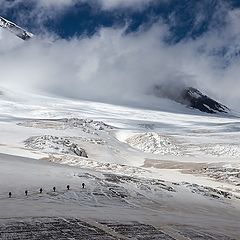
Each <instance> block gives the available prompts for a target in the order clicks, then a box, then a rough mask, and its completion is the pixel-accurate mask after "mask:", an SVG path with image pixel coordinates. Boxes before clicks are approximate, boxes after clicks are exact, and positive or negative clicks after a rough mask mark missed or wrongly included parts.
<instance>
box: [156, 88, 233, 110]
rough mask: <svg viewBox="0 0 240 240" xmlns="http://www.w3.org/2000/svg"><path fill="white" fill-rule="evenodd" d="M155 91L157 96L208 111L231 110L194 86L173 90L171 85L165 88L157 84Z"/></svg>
mask: <svg viewBox="0 0 240 240" xmlns="http://www.w3.org/2000/svg"><path fill="white" fill-rule="evenodd" d="M153 92H154V95H155V96H157V97H162V98H168V99H170V100H173V101H175V102H178V103H181V104H183V105H185V106H187V107H191V108H195V109H198V110H200V111H202V112H206V113H219V112H222V113H228V112H229V111H230V109H229V108H228V107H226V106H225V105H223V104H221V103H219V102H217V101H215V100H214V99H212V98H210V97H208V96H207V95H204V94H203V93H202V92H200V91H199V90H198V89H196V88H193V87H184V88H182V89H181V88H179V89H178V90H176V89H174V90H173V91H172V90H171V88H169V87H168V88H165V87H163V86H161V85H155V86H154V90H153Z"/></svg>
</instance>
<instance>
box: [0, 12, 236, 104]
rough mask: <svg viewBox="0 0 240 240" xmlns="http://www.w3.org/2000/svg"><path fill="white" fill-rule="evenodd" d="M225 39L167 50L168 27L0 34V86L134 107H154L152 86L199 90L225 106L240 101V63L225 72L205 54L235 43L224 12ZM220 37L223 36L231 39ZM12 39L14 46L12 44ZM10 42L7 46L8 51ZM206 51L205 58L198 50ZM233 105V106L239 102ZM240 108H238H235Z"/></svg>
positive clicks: (216, 36) (232, 16)
mask: <svg viewBox="0 0 240 240" xmlns="http://www.w3.org/2000/svg"><path fill="white" fill-rule="evenodd" d="M228 19H229V20H228V24H227V27H226V28H225V29H224V31H223V32H222V33H219V32H218V31H211V32H209V33H207V34H205V35H204V36H203V37H201V38H199V39H196V40H188V41H184V42H180V43H178V44H176V45H167V44H166V43H165V42H164V40H163V39H164V38H165V37H166V36H167V35H168V27H167V26H165V25H164V24H162V23H156V24H155V25H154V26H153V27H152V28H151V29H149V30H148V31H142V32H141V31H140V32H138V33H131V34H128V35H125V34H124V29H111V28H106V29H104V28H103V29H101V30H100V32H99V33H96V34H95V35H94V36H92V37H91V38H83V39H72V40H69V41H66V40H58V41H56V42H54V43H53V44H48V43H46V42H47V41H48V39H46V41H40V40H39V41H38V40H34V41H29V42H22V41H17V40H11V39H12V36H10V35H9V34H6V33H3V34H2V38H1V39H0V66H1V67H0V79H1V80H0V85H4V86H5V87H11V88H24V89H25V88H27V89H30V90H31V89H32V90H41V91H45V92H48V93H54V94H59V95H62V96H68V97H75V98H83V99H92V100H101V101H108V102H114V103H127V104H134V103H136V102H137V103H138V104H139V105H149V104H155V106H157V105H158V104H159V102H158V101H159V100H156V99H154V98H153V97H152V96H150V95H148V94H149V93H150V91H151V88H152V87H153V86H154V84H158V83H163V82H164V83H166V82H167V83H170V84H169V87H171V88H173V89H176V90H177V88H178V87H179V86H181V84H187V85H189V86H197V87H198V88H199V89H200V90H203V91H204V92H205V93H207V94H209V93H210V94H211V95H212V96H214V97H216V98H217V100H220V101H223V102H224V103H225V102H226V103H227V104H234V103H237V102H238V101H239V100H240V99H239V94H238V89H239V87H240V81H239V80H238V72H239V63H240V61H239V60H238V59H235V60H234V62H233V63H232V64H231V65H230V66H229V67H227V68H222V67H221V58H219V57H214V56H212V55H211V54H210V53H211V51H212V49H214V48H215V47H216V48H218V47H220V46H224V45H233V44H234V43H237V42H238V41H239V36H240V31H239V30H238V28H237V26H238V22H239V19H240V16H239V14H238V12H232V11H230V12H229V18H228ZM224 33H228V37H226V36H225V34H224ZM10 40H11V41H10ZM6 43H7V45H6ZM200 48H204V50H205V52H200V51H199V49H200ZM236 106H237V104H236ZM237 107H238V106H237ZM238 108H239V107H238Z"/></svg>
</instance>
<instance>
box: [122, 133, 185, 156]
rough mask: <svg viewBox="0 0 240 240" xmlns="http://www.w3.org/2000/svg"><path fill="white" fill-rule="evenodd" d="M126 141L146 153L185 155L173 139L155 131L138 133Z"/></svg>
mask: <svg viewBox="0 0 240 240" xmlns="http://www.w3.org/2000/svg"><path fill="white" fill-rule="evenodd" d="M126 142H127V143H128V144H129V145H130V146H131V147H133V148H136V149H138V150H140V151H143V152H146V153H154V154H162V155H166V154H170V155H175V156H179V155H183V154H182V152H181V150H180V148H179V147H178V146H177V145H176V144H175V143H174V141H173V139H171V138H170V137H166V136H162V135H160V134H159V133H155V132H148V133H140V134H136V135H134V136H132V137H129V138H128V139H127V140H126Z"/></svg>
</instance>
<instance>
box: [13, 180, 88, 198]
mask: <svg viewBox="0 0 240 240" xmlns="http://www.w3.org/2000/svg"><path fill="white" fill-rule="evenodd" d="M82 188H85V183H82ZM67 190H70V185H67ZM42 192H43V189H42V188H40V189H39V193H42ZM53 192H56V187H53ZM25 196H28V190H25ZM8 197H9V198H11V197H12V192H9V193H8Z"/></svg>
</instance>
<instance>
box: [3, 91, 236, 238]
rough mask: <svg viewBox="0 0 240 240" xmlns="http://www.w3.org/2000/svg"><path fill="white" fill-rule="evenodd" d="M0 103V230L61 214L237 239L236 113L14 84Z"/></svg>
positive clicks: (181, 233)
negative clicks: (81, 97) (48, 92)
mask: <svg viewBox="0 0 240 240" xmlns="http://www.w3.org/2000/svg"><path fill="white" fill-rule="evenodd" d="M0 108H1V113H0V131H1V134H0V208H1V209H2V210H1V217H3V218H4V220H1V219H0V230H1V229H2V225H1V221H3V223H4V224H6V222H5V221H6V218H10V219H12V218H13V217H20V219H21V221H25V220H24V218H25V217H39V216H42V217H48V218H50V219H51V218H52V217H60V216H61V217H64V218H70V219H71V218H74V219H76V218H81V219H82V218H84V219H85V220H86V219H87V220H88V221H89V219H91V221H93V222H95V223H96V222H98V223H99V222H102V221H103V220H106V219H107V220H109V221H110V222H112V223H116V222H120V223H119V224H123V223H125V222H133V221H135V222H139V221H140V222H141V223H144V224H149V225H150V226H154V227H156V228H161V227H162V226H163V225H164V226H166V225H167V226H168V227H169V226H171V228H173V230H172V231H170V232H171V233H172V234H173V233H174V232H175V233H178V234H179V235H181V236H186V234H189V229H192V228H194V229H195V228H198V230H194V231H193V232H192V233H191V234H192V235H191V234H190V235H189V236H194V234H195V235H196V232H198V234H199V232H200V233H201V236H204V237H205V239H213V238H209V236H215V239H221V238H220V237H225V238H224V239H237V236H239V234H240V232H239V226H238V225H239V214H240V202H239V201H240V200H239V197H240V194H239V192H240V188H239V185H240V182H239V175H240V162H239V152H240V150H239V149H240V144H239V139H240V135H239V129H240V120H239V118H237V117H230V116H220V115H209V114H205V113H201V112H199V111H198V112H195V113H194V111H189V110H188V109H186V111H185V112H182V113H180V112H167V111H160V110H159V111H153V110H148V109H138V108H130V107H123V106H116V105H111V104H104V103H97V102H89V101H76V100H72V99H71V100H69V99H58V98H53V97H47V96H40V95H33V94H29V93H21V92H11V91H4V95H2V96H1V100H0ZM193 113H194V114H193ZM197 113H198V114H197ZM233 145H234V148H233V147H231V146H233ZM219 146H221V147H219ZM83 153H86V154H87V157H86V155H85V157H84V155H83ZM222 153H223V154H222ZM5 154H10V155H13V156H9V155H5ZM83 182H84V183H85V184H86V188H85V189H82V183H83ZM67 184H70V186H71V189H70V190H69V191H68V190H66V186H67ZM53 186H55V187H56V189H57V190H56V192H53V190H52V189H53ZM40 188H43V193H42V194H39V189H40ZM25 189H27V190H28V191H29V195H28V196H27V197H26V196H25V195H24V191H25ZM9 191H11V192H12V194H13V195H12V198H11V199H9V198H8V192H9ZM14 224H16V223H14ZM55 224H57V226H58V224H60V223H57V222H55ZM179 224H182V225H184V227H183V226H180V225H179ZM110 228H111V227H110ZM206 232H207V233H206ZM128 233H129V234H130V230H128ZM205 233H206V234H205ZM51 234H52V233H51ZM169 234H170V233H169ZM139 235H141V234H140V232H139ZM173 235H174V234H173ZM179 235H178V236H179ZM174 236H175V235H174ZM218 236H220V237H218ZM0 237H1V235H0ZM207 237H208V238H207ZM136 239H141V238H136ZM150 239H151V238H150ZM157 239H159V238H157ZM164 239H168V238H164ZM173 239H180V238H174V237H173ZM189 239H192V238H191V237H189Z"/></svg>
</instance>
